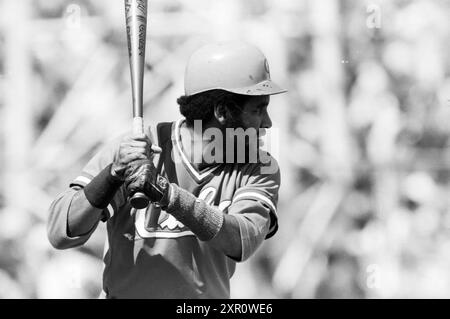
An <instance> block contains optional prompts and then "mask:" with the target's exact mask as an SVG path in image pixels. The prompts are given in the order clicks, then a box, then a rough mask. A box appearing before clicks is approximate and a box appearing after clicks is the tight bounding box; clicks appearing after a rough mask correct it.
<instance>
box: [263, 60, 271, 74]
mask: <svg viewBox="0 0 450 319" xmlns="http://www.w3.org/2000/svg"><path fill="white" fill-rule="evenodd" d="M264 67H265V68H266V72H267V76H268V77H270V69H269V62H268V61H267V59H264Z"/></svg>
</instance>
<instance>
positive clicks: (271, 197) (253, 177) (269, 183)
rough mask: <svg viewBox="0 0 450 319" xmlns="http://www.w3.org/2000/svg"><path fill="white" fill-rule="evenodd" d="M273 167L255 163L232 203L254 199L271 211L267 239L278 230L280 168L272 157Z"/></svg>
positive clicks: (245, 176) (245, 175)
mask: <svg viewBox="0 0 450 319" xmlns="http://www.w3.org/2000/svg"><path fill="white" fill-rule="evenodd" d="M271 166H272V167H271V168H270V169H267V166H264V165H261V164H260V165H255V166H254V167H253V168H252V169H251V170H249V172H247V173H245V174H244V178H243V181H242V183H241V185H240V187H239V188H238V189H237V191H236V192H235V194H234V196H233V200H232V203H233V204H235V203H238V202H240V201H246V202H247V203H249V201H254V202H256V203H258V206H262V207H265V208H266V209H267V210H268V211H269V216H270V225H269V228H268V232H267V234H266V236H265V239H268V238H270V237H272V236H273V235H275V233H276V232H277V230H278V216H277V204H278V191H279V188H280V182H281V181H280V169H279V167H278V163H277V162H276V160H275V159H274V158H273V157H271Z"/></svg>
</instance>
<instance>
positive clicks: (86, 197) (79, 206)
mask: <svg viewBox="0 0 450 319" xmlns="http://www.w3.org/2000/svg"><path fill="white" fill-rule="evenodd" d="M121 184H122V182H121V181H119V180H117V178H115V177H113V176H111V166H108V167H106V168H105V169H104V170H103V171H101V172H100V173H99V174H98V175H97V176H96V177H94V179H92V181H91V182H90V183H89V184H88V185H86V186H85V187H84V189H83V188H81V187H77V188H72V189H70V190H68V191H66V192H65V193H63V194H62V195H60V196H59V197H58V198H57V199H56V200H55V201H54V202H53V203H52V205H51V206H50V216H49V219H48V225H47V231H48V237H49V240H50V242H51V244H52V245H53V246H54V247H55V248H58V249H66V248H71V247H75V246H80V245H82V244H84V243H85V242H86V241H87V240H88V239H89V237H90V235H91V234H92V233H93V232H94V230H95V229H96V227H97V225H98V223H99V221H100V219H101V217H102V213H103V211H104V210H105V209H106V207H107V206H108V205H109V203H110V202H111V201H112V199H113V197H114V195H115V193H116V192H117V190H118V189H119V188H120V185H121Z"/></svg>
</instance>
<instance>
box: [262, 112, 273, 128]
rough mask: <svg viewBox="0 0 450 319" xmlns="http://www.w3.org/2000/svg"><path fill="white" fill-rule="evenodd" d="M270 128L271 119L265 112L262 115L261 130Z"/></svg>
mask: <svg viewBox="0 0 450 319" xmlns="http://www.w3.org/2000/svg"><path fill="white" fill-rule="evenodd" d="M271 127H272V119H271V118H270V116H269V113H267V111H266V112H265V113H264V116H263V120H262V122H261V128H265V129H269V128H271Z"/></svg>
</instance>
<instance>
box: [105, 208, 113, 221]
mask: <svg viewBox="0 0 450 319" xmlns="http://www.w3.org/2000/svg"><path fill="white" fill-rule="evenodd" d="M106 209H107V210H108V212H109V218H111V217H113V216H114V208H113V207H112V206H111V205H108V207H107V208H106Z"/></svg>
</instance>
